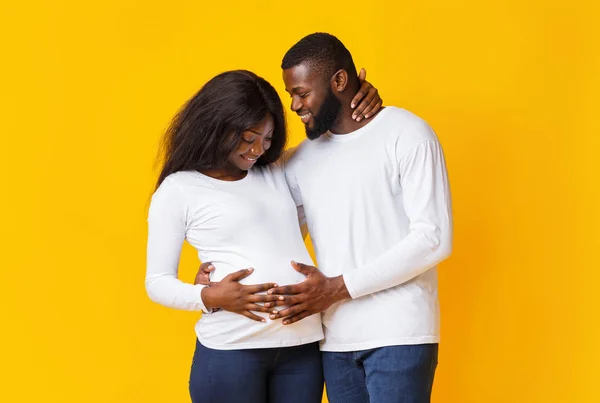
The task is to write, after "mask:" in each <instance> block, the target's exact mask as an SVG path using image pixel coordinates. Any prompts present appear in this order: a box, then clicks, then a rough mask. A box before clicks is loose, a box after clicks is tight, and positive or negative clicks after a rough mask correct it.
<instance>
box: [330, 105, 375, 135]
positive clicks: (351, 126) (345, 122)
mask: <svg viewBox="0 0 600 403" xmlns="http://www.w3.org/2000/svg"><path fill="white" fill-rule="evenodd" d="M349 104H350V101H348V105H349ZM353 112H354V109H352V108H350V107H349V106H348V107H344V108H342V110H341V113H340V116H339V117H338V119H337V120H336V121H335V123H334V124H333V126H331V129H330V130H329V131H330V132H331V133H333V134H348V133H352V132H353V131H355V130H358V129H360V128H361V127H364V126H365V125H367V124H368V123H369V122H370V121H371V119H362V120H361V121H360V122H357V121H356V120H354V119H352V113H353Z"/></svg>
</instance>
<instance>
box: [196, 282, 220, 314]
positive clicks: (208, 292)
mask: <svg viewBox="0 0 600 403" xmlns="http://www.w3.org/2000/svg"><path fill="white" fill-rule="evenodd" d="M200 298H201V299H202V303H203V304H204V306H205V307H206V310H207V311H208V312H215V311H217V310H219V304H218V301H216V298H215V290H214V288H211V287H209V286H206V287H204V288H203V289H202V291H200Z"/></svg>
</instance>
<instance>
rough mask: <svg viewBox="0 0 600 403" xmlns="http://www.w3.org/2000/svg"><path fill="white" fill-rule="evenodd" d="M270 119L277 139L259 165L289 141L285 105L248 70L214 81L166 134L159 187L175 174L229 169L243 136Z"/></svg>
mask: <svg viewBox="0 0 600 403" xmlns="http://www.w3.org/2000/svg"><path fill="white" fill-rule="evenodd" d="M268 114H270V115H271V117H272V118H273V123H274V130H273V139H272V140H271V147H270V148H269V149H268V150H267V151H266V152H265V153H264V154H263V155H262V156H261V157H260V158H259V159H258V161H256V165H266V164H269V163H271V162H274V161H276V160H277V158H279V156H280V155H281V152H282V151H283V148H284V147H285V143H286V140H287V133H286V124H285V116H284V112H283V104H282V103H281V99H280V98H279V95H278V94H277V91H275V88H273V86H272V85H271V84H269V82H268V81H266V80H265V79H263V78H261V77H259V76H257V75H256V74H254V73H252V72H250V71H247V70H235V71H228V72H225V73H221V74H219V75H217V76H216V77H214V78H212V79H211V80H210V81H209V82H207V83H206V84H205V85H204V86H203V87H202V88H201V89H200V91H198V93H196V95H194V96H193V97H192V98H191V99H190V100H189V101H188V102H187V103H186V104H185V105H184V106H183V107H182V108H181V110H180V111H179V112H178V113H177V115H176V116H175V118H174V119H173V121H172V123H171V125H170V126H169V128H168V129H167V131H166V133H165V135H164V137H163V140H162V144H161V153H160V156H159V158H160V162H161V165H162V168H161V172H160V175H159V177H158V181H157V183H156V187H157V188H158V187H159V186H160V184H161V183H162V182H163V180H164V179H165V178H166V177H167V176H169V175H170V174H172V173H175V172H179V171H188V170H197V171H199V170H203V169H210V168H220V167H222V166H224V165H225V164H226V162H227V158H228V157H229V155H230V154H231V153H232V152H233V151H234V150H235V148H236V147H237V145H238V143H239V142H240V139H241V135H242V133H243V132H244V131H246V130H248V129H250V128H252V127H254V126H256V125H258V124H259V123H260V122H261V121H262V120H263V119H264V118H265V117H266V116H267V115H268Z"/></svg>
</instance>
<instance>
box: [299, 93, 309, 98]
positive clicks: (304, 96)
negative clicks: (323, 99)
mask: <svg viewBox="0 0 600 403" xmlns="http://www.w3.org/2000/svg"><path fill="white" fill-rule="evenodd" d="M308 94H309V93H308V92H305V93H304V94H302V95H300V98H306V97H307V96H308Z"/></svg>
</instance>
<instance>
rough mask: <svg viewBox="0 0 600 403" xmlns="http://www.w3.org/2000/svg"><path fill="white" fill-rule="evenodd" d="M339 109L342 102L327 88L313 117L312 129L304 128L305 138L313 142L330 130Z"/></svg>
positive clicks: (338, 113)
mask: <svg viewBox="0 0 600 403" xmlns="http://www.w3.org/2000/svg"><path fill="white" fill-rule="evenodd" d="M341 109H342V102H341V101H340V100H339V99H337V98H336V97H335V95H334V94H333V91H332V90H331V88H329V91H328V92H327V96H326V97H325V100H324V101H323V103H322V104H321V107H320V108H319V112H318V113H319V114H318V115H313V123H314V126H313V128H312V129H311V128H309V127H308V126H305V129H306V137H308V138H309V139H310V140H315V139H318V138H319V137H320V136H321V135H322V134H323V133H326V132H327V131H328V130H330V129H331V126H333V125H334V123H335V121H336V120H337V118H338V117H339V115H340V111H341Z"/></svg>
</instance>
